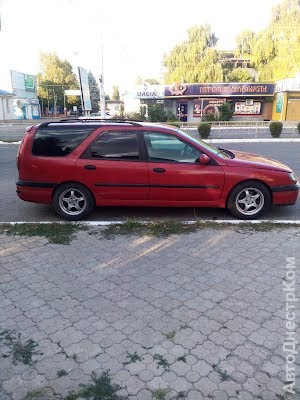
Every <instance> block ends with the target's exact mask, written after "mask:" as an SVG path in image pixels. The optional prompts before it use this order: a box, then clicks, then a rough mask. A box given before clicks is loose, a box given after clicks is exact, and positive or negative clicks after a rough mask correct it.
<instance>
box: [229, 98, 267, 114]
mask: <svg viewBox="0 0 300 400" xmlns="http://www.w3.org/2000/svg"><path fill="white" fill-rule="evenodd" d="M260 113H261V102H260V101H254V102H253V103H252V104H247V102H245V101H237V102H236V103H235V105H234V115H258V114H260Z"/></svg>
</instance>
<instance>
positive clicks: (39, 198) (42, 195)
mask: <svg viewBox="0 0 300 400" xmlns="http://www.w3.org/2000/svg"><path fill="white" fill-rule="evenodd" d="M16 185H17V190H16V192H17V195H18V196H19V198H20V199H21V200H24V201H30V202H32V203H43V204H50V203H51V202H52V192H53V188H54V187H55V186H56V184H53V183H44V182H32V181H21V180H17V182H16Z"/></svg>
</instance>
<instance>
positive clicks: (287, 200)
mask: <svg viewBox="0 0 300 400" xmlns="http://www.w3.org/2000/svg"><path fill="white" fill-rule="evenodd" d="M299 189H300V184H299V182H297V183H295V184H294V185H285V186H271V190H272V193H273V204H274V205H277V206H288V205H293V204H295V203H296V201H297V198H298V194H299Z"/></svg>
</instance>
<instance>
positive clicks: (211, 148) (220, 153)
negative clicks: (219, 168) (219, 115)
mask: <svg viewBox="0 0 300 400" xmlns="http://www.w3.org/2000/svg"><path fill="white" fill-rule="evenodd" d="M177 132H179V133H180V134H181V135H183V136H184V137H186V138H187V139H189V140H191V141H192V142H194V143H195V144H199V143H200V144H201V146H202V147H204V148H205V149H207V150H209V151H211V152H212V153H214V154H216V155H218V156H220V157H223V158H231V157H230V156H229V155H228V154H227V153H226V152H224V150H223V149H219V148H218V147H214V146H212V145H210V144H208V143H206V142H204V141H203V140H201V139H197V138H194V137H193V136H191V135H189V134H188V133H185V132H184V131H182V130H181V129H177Z"/></svg>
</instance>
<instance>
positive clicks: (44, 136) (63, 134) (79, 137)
mask: <svg viewBox="0 0 300 400" xmlns="http://www.w3.org/2000/svg"><path fill="white" fill-rule="evenodd" d="M95 129H96V127H95V126H94V127H91V126H86V127H81V126H53V125H52V126H51V125H49V126H45V127H43V128H38V129H37V131H36V134H35V136H34V141H33V145H32V154H34V155H36V156H54V157H61V156H66V155H67V154H70V153H71V152H72V151H73V150H75V149H76V147H77V146H79V145H80V143H81V142H82V141H83V140H84V139H85V138H86V137H87V136H88V135H89V134H90V133H92V132H93V131H94V130H95Z"/></svg>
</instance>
